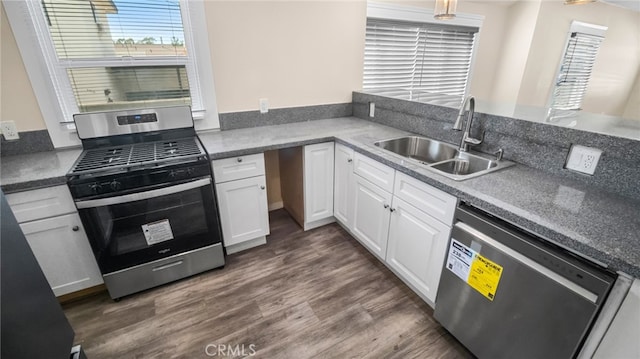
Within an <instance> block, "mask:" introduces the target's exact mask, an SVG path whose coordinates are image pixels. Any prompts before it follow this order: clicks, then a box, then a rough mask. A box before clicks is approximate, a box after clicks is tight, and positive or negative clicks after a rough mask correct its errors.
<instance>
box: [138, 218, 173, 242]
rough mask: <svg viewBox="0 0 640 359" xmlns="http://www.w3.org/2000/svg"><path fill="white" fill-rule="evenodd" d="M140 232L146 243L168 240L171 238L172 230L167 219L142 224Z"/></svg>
mask: <svg viewBox="0 0 640 359" xmlns="http://www.w3.org/2000/svg"><path fill="white" fill-rule="evenodd" d="M142 233H144V238H145V239H146V240H147V244H148V245H153V244H156V243H160V242H164V241H168V240H170V239H173V231H171V225H170V224H169V220H168V219H163V220H160V221H156V222H151V223H147V224H143V225H142Z"/></svg>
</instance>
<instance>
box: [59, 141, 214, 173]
mask: <svg viewBox="0 0 640 359" xmlns="http://www.w3.org/2000/svg"><path fill="white" fill-rule="evenodd" d="M203 153H204V152H203V151H202V149H201V147H200V146H199V145H198V143H197V141H196V139H195V138H185V139H179V140H171V141H158V142H145V143H137V144H133V145H124V146H117V147H107V148H98V149H93V150H87V151H85V152H84V153H83V155H82V156H81V157H80V159H78V162H77V163H76V165H75V166H74V167H73V168H72V169H71V171H70V173H71V174H78V173H89V172H94V171H101V170H105V169H113V168H124V167H129V166H133V165H139V164H150V163H157V162H161V161H167V160H171V159H178V158H183V157H194V156H198V155H201V154H203Z"/></svg>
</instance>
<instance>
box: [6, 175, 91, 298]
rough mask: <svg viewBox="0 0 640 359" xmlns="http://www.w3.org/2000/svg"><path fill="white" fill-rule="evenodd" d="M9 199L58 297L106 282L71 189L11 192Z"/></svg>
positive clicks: (57, 188) (51, 188) (64, 187)
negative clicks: (70, 191)
mask: <svg viewBox="0 0 640 359" xmlns="http://www.w3.org/2000/svg"><path fill="white" fill-rule="evenodd" d="M6 197H7V202H8V203H9V206H11V210H12V211H13V212H14V214H15V215H16V219H17V220H18V223H19V224H20V228H21V229H22V232H23V233H24V235H25V238H26V239H27V243H28V244H29V247H31V250H32V251H33V254H34V256H35V257H36V259H37V261H38V264H39V265H40V268H41V269H42V272H43V273H44V275H45V277H46V278H47V281H48V282H49V285H50V286H51V288H52V289H53V293H54V294H55V295H56V296H61V295H64V294H68V293H71V292H75V291H79V290H82V289H86V288H89V287H93V286H96V285H99V284H102V283H103V280H102V275H101V273H100V270H99V269H98V264H97V263H96V260H95V257H94V256H93V252H92V250H91V246H90V244H89V240H88V239H87V235H86V233H85V230H84V227H83V226H82V222H81V221H80V216H79V215H78V212H77V211H76V207H75V205H74V203H73V199H72V198H71V193H69V189H68V188H67V186H55V187H48V188H41V189H37V190H31V191H24V192H17V193H10V194H8V195H7V196H6Z"/></svg>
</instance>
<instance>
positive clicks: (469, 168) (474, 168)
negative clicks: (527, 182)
mask: <svg viewBox="0 0 640 359" xmlns="http://www.w3.org/2000/svg"><path fill="white" fill-rule="evenodd" d="M374 145H376V146H378V147H380V148H382V149H384V150H387V151H390V152H393V153H395V154H398V155H400V156H403V157H405V158H408V159H411V160H413V161H417V162H418V163H420V164H422V165H425V168H427V169H429V170H432V171H433V172H435V173H438V174H440V175H443V176H445V177H448V178H451V179H453V180H456V181H462V180H465V179H469V178H473V177H478V176H482V175H484V174H487V173H490V172H494V171H498V170H500V169H503V168H506V167H510V166H513V165H514V163H513V162H509V161H503V160H499V161H498V160H495V159H488V158H484V157H481V156H478V155H475V154H471V153H469V152H463V151H460V150H458V148H457V146H454V145H452V144H449V143H445V142H441V141H437V140H433V139H430V138H426V137H419V136H406V137H400V138H394V139H390V140H384V141H378V142H375V143H374Z"/></svg>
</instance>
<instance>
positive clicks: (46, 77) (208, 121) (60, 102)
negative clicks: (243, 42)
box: [2, 0, 220, 148]
mask: <svg viewBox="0 0 640 359" xmlns="http://www.w3.org/2000/svg"><path fill="white" fill-rule="evenodd" d="M179 2H180V10H181V11H180V12H181V16H182V24H183V27H184V36H185V39H184V40H185V45H186V47H187V51H189V56H188V58H186V59H185V58H180V57H175V58H173V57H164V59H153V58H140V57H137V58H124V59H118V60H117V63H118V64H120V65H121V66H141V65H142V66H144V65H156V66H157V65H165V64H170V65H182V64H184V65H185V66H186V67H187V76H188V79H189V89H190V91H191V93H192V94H193V93H195V94H197V96H193V95H192V97H191V99H192V106H193V117H194V120H196V121H194V122H195V127H196V129H197V130H207V129H219V128H220V122H219V118H218V110H217V104H216V96H215V87H214V81H213V80H214V79H213V68H212V66H211V54H210V50H209V37H208V30H207V24H206V18H205V9H204V1H203V0H179ZM2 5H3V6H4V7H5V11H6V13H7V17H8V19H9V24H10V25H11V29H12V31H13V33H14V36H15V38H16V42H17V44H18V49H19V51H20V54H21V56H22V59H23V62H24V65H25V68H26V71H27V75H28V77H29V80H30V82H31V86H32V88H33V91H34V94H35V96H36V99H37V101H38V105H39V107H40V112H41V113H42V117H43V119H44V121H45V124H46V126H47V130H48V131H49V135H50V137H51V141H52V142H53V145H54V147H55V148H64V147H72V146H77V145H79V144H80V143H81V142H80V139H79V138H78V136H77V134H76V131H75V126H74V124H73V123H70V122H67V123H65V122H64V121H65V120H66V121H69V120H70V119H72V115H73V114H75V113H78V112H79V111H78V107H77V103H76V99H75V96H74V94H73V89H72V87H71V84H70V81H69V77H68V76H67V73H66V70H67V67H65V66H58V65H57V61H60V62H61V63H67V64H70V63H75V64H77V65H79V66H80V67H92V66H108V65H111V64H113V63H114V61H110V60H108V61H102V60H67V59H63V60H58V58H57V53H56V50H55V48H54V44H53V41H51V40H50V39H51V36H50V35H49V30H48V27H47V20H46V18H45V16H44V13H43V11H42V10H41V4H40V1H39V0H23V1H3V3H2ZM45 35H46V36H45ZM194 100H195V101H194Z"/></svg>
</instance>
